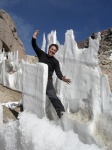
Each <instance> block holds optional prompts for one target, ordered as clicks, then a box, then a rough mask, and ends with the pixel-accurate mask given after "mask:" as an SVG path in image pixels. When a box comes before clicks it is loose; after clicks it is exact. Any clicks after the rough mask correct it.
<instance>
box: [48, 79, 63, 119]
mask: <svg viewBox="0 0 112 150" xmlns="http://www.w3.org/2000/svg"><path fill="white" fill-rule="evenodd" d="M46 94H47V96H48V97H49V99H50V101H51V103H52V105H53V106H54V108H55V110H56V112H57V115H58V117H59V118H61V115H62V112H64V111H65V109H64V107H63V105H62V103H61V101H60V100H59V98H58V97H57V95H56V92H55V89H54V87H53V83H52V81H51V80H48V84H47V90H46Z"/></svg>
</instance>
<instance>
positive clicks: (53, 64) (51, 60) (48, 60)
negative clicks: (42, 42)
mask: <svg viewBox="0 0 112 150" xmlns="http://www.w3.org/2000/svg"><path fill="white" fill-rule="evenodd" d="M32 47H33V49H34V51H35V53H36V54H37V56H38V58H39V62H42V63H45V64H47V65H48V79H51V80H52V76H53V72H54V70H55V72H56V75H57V76H58V78H59V79H60V80H62V77H63V75H62V72H61V70H60V65H59V61H58V60H57V59H56V58H55V57H53V56H49V55H48V54H46V53H45V52H44V51H42V50H41V49H40V48H39V47H38V46H37V44H36V39H34V38H32Z"/></svg>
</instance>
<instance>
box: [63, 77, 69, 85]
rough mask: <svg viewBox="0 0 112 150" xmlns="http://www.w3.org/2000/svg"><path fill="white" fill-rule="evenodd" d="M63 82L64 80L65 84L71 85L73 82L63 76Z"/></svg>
mask: <svg viewBox="0 0 112 150" xmlns="http://www.w3.org/2000/svg"><path fill="white" fill-rule="evenodd" d="M62 80H63V81H64V82H66V83H68V84H70V83H71V80H70V79H68V78H66V76H63V77H62Z"/></svg>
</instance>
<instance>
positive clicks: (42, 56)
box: [32, 30, 71, 118]
mask: <svg viewBox="0 0 112 150" xmlns="http://www.w3.org/2000/svg"><path fill="white" fill-rule="evenodd" d="M38 34H39V30H36V31H35V32H34V34H33V37H32V47H33V49H34V51H35V53H36V54H37V56H38V58H39V62H42V63H45V64H47V65H48V83H47V88H46V94H47V96H48V97H49V99H50V101H51V103H52V105H53V106H54V108H55V110H56V112H57V115H58V117H59V118H61V116H62V114H63V112H65V109H64V107H63V105H62V103H61V101H60V100H59V98H58V97H57V95H56V92H55V89H54V87H53V82H52V76H53V72H54V71H55V72H56V75H57V77H58V78H59V79H60V80H62V81H64V82H66V83H68V84H69V83H71V80H70V79H68V78H66V76H63V75H62V72H61V71H60V65H59V62H58V60H57V59H56V58H55V57H54V55H55V54H56V52H57V51H58V45H57V44H51V45H50V46H49V49H48V54H46V53H45V52H43V51H42V50H41V49H40V48H39V47H38V46H37V44H36V38H37V35H38Z"/></svg>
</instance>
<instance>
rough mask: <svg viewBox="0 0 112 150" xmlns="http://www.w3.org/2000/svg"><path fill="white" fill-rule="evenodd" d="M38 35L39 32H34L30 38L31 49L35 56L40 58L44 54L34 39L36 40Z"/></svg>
mask: <svg viewBox="0 0 112 150" xmlns="http://www.w3.org/2000/svg"><path fill="white" fill-rule="evenodd" d="M38 34H39V30H36V31H35V32H34V33H33V36H32V47H33V49H34V51H35V53H36V54H37V56H38V57H39V58H40V57H41V55H42V54H43V53H44V52H43V51H42V50H41V49H40V48H39V47H38V46H37V44H36V38H37V35H38Z"/></svg>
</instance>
